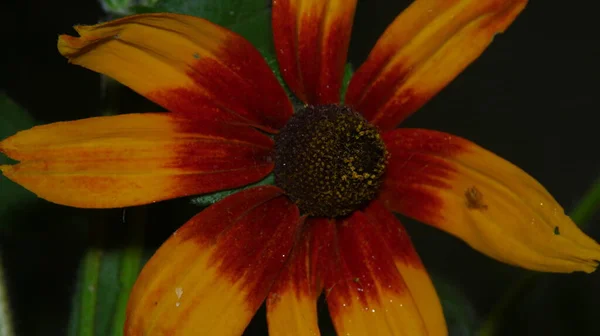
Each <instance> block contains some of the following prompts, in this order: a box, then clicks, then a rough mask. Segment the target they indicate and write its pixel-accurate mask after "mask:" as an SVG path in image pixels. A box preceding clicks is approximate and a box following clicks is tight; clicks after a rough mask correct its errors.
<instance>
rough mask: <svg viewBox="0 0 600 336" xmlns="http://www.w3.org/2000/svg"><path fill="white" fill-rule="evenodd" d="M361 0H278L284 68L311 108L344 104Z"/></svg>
mask: <svg viewBox="0 0 600 336" xmlns="http://www.w3.org/2000/svg"><path fill="white" fill-rule="evenodd" d="M355 8H356V0H329V1H322V0H276V1H273V36H274V41H275V50H276V51H277V52H276V54H277V60H278V61H279V68H280V70H281V74H282V76H283V78H284V79H285V82H286V83H287V85H288V86H289V87H290V89H291V90H292V91H293V92H294V93H295V94H296V96H298V98H300V99H301V100H302V101H304V102H305V103H307V104H332V103H339V102H340V88H341V86H342V78H343V76H344V66H345V64H346V56H347V53H348V44H349V42H350V32H351V30H352V21H353V19H354V10H355Z"/></svg>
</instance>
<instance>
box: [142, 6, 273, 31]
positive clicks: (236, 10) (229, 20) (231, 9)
mask: <svg viewBox="0 0 600 336" xmlns="http://www.w3.org/2000/svg"><path fill="white" fill-rule="evenodd" d="M269 3H270V1H267V0H220V1H215V0H159V1H157V2H156V4H155V5H154V6H151V7H150V8H148V7H146V9H149V10H151V11H152V12H170V13H179V14H188V15H194V16H198V17H201V18H205V19H207V20H209V21H211V22H213V23H216V24H218V25H221V26H224V27H229V26H232V25H233V24H237V23H239V22H244V21H246V20H248V19H251V18H252V17H254V16H255V15H256V14H257V13H260V12H262V11H264V10H265V9H268V8H269Z"/></svg>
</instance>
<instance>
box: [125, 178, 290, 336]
mask: <svg viewBox="0 0 600 336" xmlns="http://www.w3.org/2000/svg"><path fill="white" fill-rule="evenodd" d="M299 222H300V221H299V215H298V208H297V207H296V206H295V205H294V204H292V203H291V202H290V201H289V200H288V199H287V197H285V196H284V195H283V192H282V191H281V190H280V189H278V188H276V187H257V188H252V189H248V190H245V191H241V192H239V193H236V194H234V195H232V196H229V197H227V198H225V199H223V200H222V201H220V202H218V203H216V204H214V205H213V206H211V207H209V208H207V209H206V210H204V211H203V212H201V213H200V214H198V215H196V216H195V217H193V218H192V219H191V220H190V221H189V222H187V223H186V224H185V225H184V226H183V227H181V228H180V229H179V230H177V231H176V232H175V233H174V234H173V235H172V236H171V238H169V240H167V241H166V242H165V243H164V244H163V245H162V246H161V248H160V249H159V250H158V251H157V252H156V253H155V254H154V256H153V257H152V258H151V259H150V261H148V263H147V264H146V265H145V266H144V269H143V270H142V272H141V274H140V276H139V278H138V280H137V281H136V283H135V285H134V288H133V290H132V292H131V295H130V297H129V302H128V305H127V319H126V322H125V335H128V336H133V335H136V336H137V335H241V334H242V332H243V331H244V329H245V327H246V325H247V324H248V322H250V320H251V319H252V316H253V315H254V314H255V313H256V311H257V310H258V308H259V307H260V305H261V304H262V302H263V300H264V299H265V297H266V296H267V294H268V291H269V288H270V287H271V285H272V284H273V281H274V280H275V279H276V278H277V275H278V274H279V273H280V271H281V269H282V267H283V265H284V263H285V262H286V260H287V259H288V254H289V252H290V250H291V248H292V245H293V243H294V241H295V237H296V231H297V228H298V224H299Z"/></svg>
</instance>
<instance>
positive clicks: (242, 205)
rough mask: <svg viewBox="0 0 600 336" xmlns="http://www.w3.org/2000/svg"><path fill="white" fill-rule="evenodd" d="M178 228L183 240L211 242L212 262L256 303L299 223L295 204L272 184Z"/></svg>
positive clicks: (282, 259) (280, 264)
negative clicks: (241, 284)
mask: <svg viewBox="0 0 600 336" xmlns="http://www.w3.org/2000/svg"><path fill="white" fill-rule="evenodd" d="M188 223H189V224H187V225H186V226H184V227H183V228H181V229H180V230H179V231H178V233H177V234H178V235H181V237H182V239H184V240H185V239H194V240H195V241H196V242H197V243H198V244H200V245H203V246H204V245H213V244H216V246H214V248H215V252H214V254H213V257H212V260H211V263H212V264H213V265H214V266H216V267H217V268H218V269H219V271H220V272H221V274H222V276H223V277H225V278H227V279H229V280H231V281H232V282H238V281H240V279H243V281H244V282H243V286H244V288H245V289H246V291H247V293H248V298H247V300H248V302H249V305H250V306H253V305H260V302H262V301H263V300H264V299H265V297H266V295H267V292H268V291H269V288H270V287H271V285H272V283H273V281H274V280H275V278H276V277H277V276H278V274H279V273H280V271H281V270H282V268H283V265H284V263H285V262H286V261H287V260H288V258H289V253H290V250H291V248H292V246H293V244H294V242H295V239H296V232H297V229H298V227H299V223H300V220H299V210H298V208H297V207H296V206H295V205H294V204H293V203H292V202H291V201H290V200H289V199H288V198H287V197H286V196H284V195H283V192H282V191H281V190H280V189H279V188H276V187H257V188H252V189H248V190H244V191H241V192H239V193H236V194H234V195H232V196H229V197H227V198H225V199H224V200H222V201H221V202H218V203H216V204H215V205H213V206H211V207H209V208H207V209H206V210H204V211H203V212H202V213H200V214H198V215H197V216H196V217H194V218H193V219H192V220H191V221H190V222H188Z"/></svg>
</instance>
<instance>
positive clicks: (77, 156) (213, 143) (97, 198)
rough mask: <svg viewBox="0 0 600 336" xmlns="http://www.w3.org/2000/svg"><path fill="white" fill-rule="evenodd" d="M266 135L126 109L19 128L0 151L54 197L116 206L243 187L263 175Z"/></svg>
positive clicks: (25, 180) (6, 169) (17, 174)
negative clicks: (95, 116)
mask: <svg viewBox="0 0 600 336" xmlns="http://www.w3.org/2000/svg"><path fill="white" fill-rule="evenodd" d="M272 146H273V142H272V140H271V139H270V138H269V137H267V136H266V135H263V134H261V133H260V132H259V131H256V130H254V129H251V128H249V127H246V126H234V125H228V124H223V123H217V122H208V121H205V120H202V121H199V120H195V119H190V118H187V117H185V116H183V115H176V114H172V113H143V114H126V115H119V116H112V117H98V118H89V119H83V120H77V121H70V122H59V123H54V124H48V125H44V126H37V127H34V128H32V129H29V130H26V131H21V132H19V133H17V134H16V135H14V136H11V137H9V138H7V139H5V140H3V141H1V142H0V151H1V152H4V153H5V154H6V155H8V156H9V157H11V158H13V159H15V160H18V161H21V162H20V163H18V164H15V165H4V166H0V170H1V171H2V173H3V174H4V175H5V176H6V177H8V178H9V179H11V180H13V181H14V182H16V183H19V184H21V185H22V186H24V187H25V188H27V189H29V190H31V191H32V192H34V193H36V194H37V195H38V196H39V197H41V198H44V199H46V200H49V201H51V202H54V203H59V204H64V205H69V206H74V207H81V208H114V207H124V206H131V205H139V204H146V203H151V202H156V201H161V200H165V199H170V198H175V197H181V196H187V195H193V194H201V193H206V192H212V191H217V190H222V189H229V188H235V187H240V186H244V185H246V184H249V183H252V182H256V181H258V180H260V179H261V178H263V177H264V176H266V175H267V174H269V172H270V171H271V170H272V168H273V163H272V162H271V161H272V159H271V148H272Z"/></svg>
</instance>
